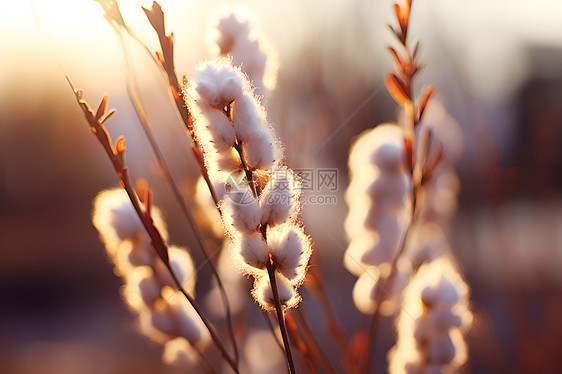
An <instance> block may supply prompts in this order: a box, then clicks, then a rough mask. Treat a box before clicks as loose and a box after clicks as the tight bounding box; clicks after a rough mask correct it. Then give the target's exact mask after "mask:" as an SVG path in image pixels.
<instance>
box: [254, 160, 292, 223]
mask: <svg viewBox="0 0 562 374" xmlns="http://www.w3.org/2000/svg"><path fill="white" fill-rule="evenodd" d="M300 190H301V184H300V182H299V181H298V180H297V179H296V178H295V175H294V173H293V171H292V170H291V169H288V168H279V169H276V170H274V171H273V172H272V173H271V175H270V178H269V181H268V182H267V184H266V186H265V188H264V189H263V191H262V194H261V196H260V208H261V214H262V217H261V223H262V224H268V225H269V226H276V225H279V224H282V223H284V222H287V221H292V220H294V219H295V218H296V215H297V214H298V210H299V206H300V204H299V197H300Z"/></svg>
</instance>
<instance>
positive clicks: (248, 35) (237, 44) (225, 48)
mask: <svg viewBox="0 0 562 374" xmlns="http://www.w3.org/2000/svg"><path fill="white" fill-rule="evenodd" d="M217 18H218V20H217V21H216V22H215V24H216V29H215V30H214V35H212V38H213V39H214V40H215V42H216V44H217V46H218V49H219V52H218V53H220V54H221V55H231V56H232V62H233V64H234V65H236V66H239V67H240V68H242V71H244V72H245V73H246V74H248V77H249V79H250V80H251V81H252V84H253V85H254V87H255V88H256V94H258V95H265V94H267V93H268V91H269V90H272V89H273V88H274V87H275V80H276V74H277V65H278V64H277V58H276V56H275V54H274V52H273V50H272V49H271V48H270V47H269V45H268V43H267V41H266V40H265V39H264V38H263V37H262V36H261V35H259V34H258V32H256V27H255V26H254V25H253V22H251V21H250V19H249V18H250V17H249V16H248V15H247V14H244V12H242V11H240V10H237V11H236V12H235V11H232V10H228V11H227V12H221V13H220V14H219V15H218V17H217Z"/></svg>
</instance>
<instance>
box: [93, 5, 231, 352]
mask: <svg viewBox="0 0 562 374" xmlns="http://www.w3.org/2000/svg"><path fill="white" fill-rule="evenodd" d="M100 5H101V6H102V7H103V9H104V12H105V15H106V19H107V20H108V22H109V23H110V25H111V26H112V27H113V29H114V30H115V32H116V33H117V34H118V35H119V38H120V41H121V43H122V46H123V51H124V55H125V61H126V65H127V91H128V93H129V97H130V99H131V101H132V103H133V105H134V107H135V111H136V113H137V116H138V118H139V120H140V121H141V123H142V125H143V130H144V132H145V134H146V137H147V138H148V140H149V143H150V146H151V148H152V150H153V153H154V155H155V157H156V160H157V162H158V164H159V166H160V168H161V170H163V171H164V174H165V176H166V179H167V182H168V184H169V186H170V188H171V189H172V193H173V195H174V198H175V199H176V201H177V202H178V205H179V206H180V209H181V211H182V214H183V215H184V216H185V218H186V219H187V221H188V223H189V225H190V227H191V228H192V231H193V232H194V234H195V236H196V240H197V242H198V244H199V248H200V250H201V253H202V254H203V257H204V258H205V262H207V263H208V264H209V267H210V269H211V273H212V274H213V277H214V278H215V279H216V281H217V285H218V287H219V290H220V293H221V298H222V302H223V304H224V306H225V310H226V321H227V328H228V331H229V334H230V339H231V341H232V347H233V350H234V357H235V360H236V362H237V363H238V360H239V357H238V347H237V345H236V340H235V337H234V328H233V325H232V313H231V311H230V304H229V302H228V297H227V295H226V290H225V288H224V285H223V283H222V280H221V278H220V276H219V274H218V271H217V270H216V267H215V265H214V263H213V261H212V260H211V257H210V256H209V251H208V249H207V248H206V244H205V241H204V239H203V236H202V234H201V232H200V230H199V228H198V226H197V225H196V223H195V220H194V218H193V215H192V214H191V212H190V211H189V209H188V208H187V205H186V203H185V201H184V199H183V197H182V195H181V193H180V191H179V189H178V187H177V183H176V182H175V180H174V178H173V176H172V174H171V172H170V168H169V167H168V165H167V164H166V162H165V159H164V157H163V154H162V151H161V149H160V148H159V146H158V143H157V142H156V139H155V138H154V135H153V134H152V131H151V127H150V125H149V123H148V118H147V116H146V113H145V111H144V105H143V104H142V100H141V98H140V93H139V89H138V86H137V83H136V80H135V79H134V78H132V77H131V71H132V64H131V62H130V60H129V57H128V53H127V50H126V45H125V42H124V40H123V35H122V33H121V30H120V28H122V29H124V30H125V31H126V32H127V34H128V35H130V36H131V37H132V38H133V39H135V40H136V41H137V42H138V43H139V44H140V45H141V46H142V47H143V48H144V49H145V51H146V52H147V53H148V54H149V56H150V57H151V58H152V60H153V61H154V62H155V63H156V64H157V65H158V66H160V67H162V69H163V73H164V75H165V76H166V78H167V81H168V85H169V87H170V91H171V93H172V97H173V99H174V103H175V104H176V108H177V110H178V112H179V113H180V117H181V119H182V122H183V123H184V125H185V126H186V129H187V130H188V132H189V134H190V137H191V139H192V141H193V143H194V147H193V148H192V150H193V153H194V156H195V159H196V161H197V164H198V165H199V168H200V170H201V173H202V175H203V178H204V179H205V181H206V183H207V186H208V187H209V190H210V192H211V196H212V197H213V200H214V202H215V205H217V204H218V201H217V196H216V193H215V190H214V187H213V185H212V183H211V181H210V179H209V176H208V173H207V169H206V168H205V166H204V164H203V161H202V160H203V158H202V153H201V148H200V147H199V145H198V143H197V141H196V139H195V137H194V136H193V131H192V130H193V129H192V124H193V120H192V118H191V114H190V113H189V111H188V110H187V107H186V105H185V103H184V101H183V96H182V92H181V88H180V86H179V82H178V79H177V75H176V72H175V67H174V61H173V38H170V39H169V40H168V39H167V38H166V35H165V30H164V13H163V12H161V9H160V5H159V4H158V3H157V2H154V4H153V8H154V7H157V8H158V9H160V12H161V17H162V19H161V22H162V25H161V29H162V32H159V30H158V29H157V28H156V27H155V26H154V23H153V22H152V21H151V24H152V26H153V27H154V29H155V30H156V31H157V34H158V38H159V40H160V44H161V47H162V50H163V51H164V50H165V51H166V55H167V56H170V57H169V59H168V60H167V61H166V64H162V62H163V61H162V60H161V59H157V58H155V57H154V55H153V54H152V52H151V51H150V49H149V48H148V47H147V46H146V45H145V44H144V43H143V42H142V40H140V38H138V37H137V36H136V35H135V34H134V33H133V32H132V31H131V29H130V28H128V27H127V25H126V24H125V21H124V19H123V16H122V14H121V11H120V10H119V6H118V4H117V2H116V1H107V2H100ZM143 10H145V13H146V14H147V17H148V16H149V12H148V10H147V9H145V8H143ZM151 11H152V9H151ZM149 20H150V17H149ZM162 33H163V34H164V35H162ZM167 40H168V42H166V41H167ZM165 46H166V47H165ZM164 48H165V49H164ZM157 56H158V55H157ZM219 211H220V208H219Z"/></svg>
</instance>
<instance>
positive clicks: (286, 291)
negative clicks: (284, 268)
mask: <svg viewBox="0 0 562 374" xmlns="http://www.w3.org/2000/svg"><path fill="white" fill-rule="evenodd" d="M275 282H276V284H277V292H278V294H279V301H280V303H281V305H283V307H285V308H292V307H294V306H295V305H297V304H298V303H299V301H300V296H299V294H298V293H297V292H296V291H295V289H294V288H293V286H292V285H291V283H290V282H289V280H288V279H287V278H285V277H284V276H282V275H281V274H279V273H275ZM252 294H253V296H254V299H255V300H256V301H257V302H258V303H259V304H260V306H261V307H262V308H263V309H264V310H274V309H275V299H274V297H273V291H272V289H271V284H270V282H269V277H268V276H267V275H264V276H263V277H260V278H256V280H255V282H254V289H253V290H252Z"/></svg>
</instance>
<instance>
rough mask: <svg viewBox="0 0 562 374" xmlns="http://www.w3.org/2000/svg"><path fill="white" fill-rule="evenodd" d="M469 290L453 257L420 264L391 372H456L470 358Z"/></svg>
mask: <svg viewBox="0 0 562 374" xmlns="http://www.w3.org/2000/svg"><path fill="white" fill-rule="evenodd" d="M468 294H469V289H468V286H467V285H466V283H465V282H464V280H463V279H462V277H461V276H460V274H459V271H458V269H457V268H456V267H455V265H454V264H453V263H452V261H451V259H450V258H447V257H441V258H439V259H436V260H433V261H432V262H429V263H426V264H424V265H422V266H421V267H420V269H419V270H418V272H417V273H416V275H415V276H414V277H413V278H412V280H411V282H410V283H409V284H408V286H407V287H406V289H405V291H404V299H403V309H402V311H401V312H400V315H399V316H398V318H397V320H396V328H397V331H398V340H397V342H396V345H395V346H394V348H392V350H391V351H390V352H389V354H388V361H389V371H390V373H391V374H401V373H408V374H414V373H456V372H457V371H458V369H459V368H460V366H462V365H463V364H464V363H465V362H466V359H467V352H466V343H465V342H464V337H463V334H464V333H466V331H467V330H468V328H469V327H470V324H471V322H472V314H471V313H470V311H469V309H468Z"/></svg>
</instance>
